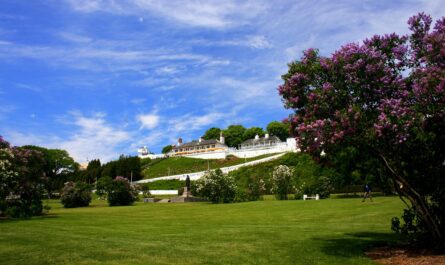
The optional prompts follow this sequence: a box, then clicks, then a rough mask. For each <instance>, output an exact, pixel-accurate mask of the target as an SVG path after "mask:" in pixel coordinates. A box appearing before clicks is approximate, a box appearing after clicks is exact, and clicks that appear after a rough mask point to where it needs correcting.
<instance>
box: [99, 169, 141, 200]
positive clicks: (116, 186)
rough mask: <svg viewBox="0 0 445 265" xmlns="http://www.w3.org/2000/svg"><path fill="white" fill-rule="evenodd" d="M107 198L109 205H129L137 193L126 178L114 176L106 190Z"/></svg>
mask: <svg viewBox="0 0 445 265" xmlns="http://www.w3.org/2000/svg"><path fill="white" fill-rule="evenodd" d="M107 194H108V196H107V200H108V204H109V205H110V206H123V205H131V204H133V203H134V202H135V201H136V200H137V196H138V193H137V191H136V190H135V189H134V188H133V187H132V186H131V185H130V183H129V182H128V179H126V178H124V177H120V176H118V177H116V178H115V179H114V180H113V181H112V182H111V185H110V187H109V189H108V191H107Z"/></svg>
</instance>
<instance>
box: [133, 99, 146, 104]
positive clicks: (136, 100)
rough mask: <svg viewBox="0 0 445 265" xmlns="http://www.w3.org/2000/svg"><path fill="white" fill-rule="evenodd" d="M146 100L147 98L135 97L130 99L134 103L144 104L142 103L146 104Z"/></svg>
mask: <svg viewBox="0 0 445 265" xmlns="http://www.w3.org/2000/svg"><path fill="white" fill-rule="evenodd" d="M145 101H146V99H145V98H134V99H132V100H130V102H131V103H132V104H134V105H142V104H144V102H145Z"/></svg>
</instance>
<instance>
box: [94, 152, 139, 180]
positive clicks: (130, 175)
mask: <svg viewBox="0 0 445 265" xmlns="http://www.w3.org/2000/svg"><path fill="white" fill-rule="evenodd" d="M101 175H102V177H105V176H109V177H111V178H115V177H117V176H123V177H125V178H126V179H128V180H131V179H133V181H136V180H140V179H142V175H141V159H140V158H139V157H137V156H124V155H121V156H120V157H119V159H118V160H115V161H110V162H108V163H106V164H105V165H104V166H103V169H102V174H101Z"/></svg>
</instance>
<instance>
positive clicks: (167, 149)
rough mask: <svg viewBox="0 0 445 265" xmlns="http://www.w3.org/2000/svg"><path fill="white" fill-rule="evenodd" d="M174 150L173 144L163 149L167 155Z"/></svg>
mask: <svg viewBox="0 0 445 265" xmlns="http://www.w3.org/2000/svg"><path fill="white" fill-rule="evenodd" d="M172 149H173V146H172V145H171V144H169V145H166V146H164V147H163V148H162V153H163V154H167V153H170V151H171V150H172Z"/></svg>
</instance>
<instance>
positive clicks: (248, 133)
mask: <svg viewBox="0 0 445 265" xmlns="http://www.w3.org/2000/svg"><path fill="white" fill-rule="evenodd" d="M264 134H265V132H264V130H263V129H262V128H260V127H251V128H249V129H247V130H245V131H244V134H243V141H245V140H248V139H253V138H255V136H256V135H258V136H259V137H263V136H264Z"/></svg>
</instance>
